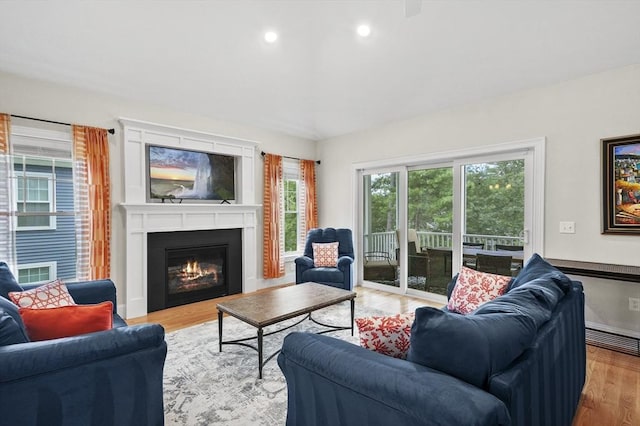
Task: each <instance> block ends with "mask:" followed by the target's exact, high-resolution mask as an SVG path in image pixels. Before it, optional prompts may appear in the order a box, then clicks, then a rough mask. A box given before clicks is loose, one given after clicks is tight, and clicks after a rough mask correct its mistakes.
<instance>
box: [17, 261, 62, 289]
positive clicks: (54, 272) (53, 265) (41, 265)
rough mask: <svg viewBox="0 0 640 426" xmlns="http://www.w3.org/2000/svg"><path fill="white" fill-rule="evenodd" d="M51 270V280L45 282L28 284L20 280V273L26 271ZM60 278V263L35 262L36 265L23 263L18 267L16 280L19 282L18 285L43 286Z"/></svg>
mask: <svg viewBox="0 0 640 426" xmlns="http://www.w3.org/2000/svg"><path fill="white" fill-rule="evenodd" d="M47 267H48V268H49V278H48V279H46V280H43V281H32V282H28V283H21V282H20V281H19V280H20V271H21V270H25V269H35V268H47ZM57 276H58V262H56V261H52V262H34V263H23V264H20V265H17V266H16V278H17V280H18V284H42V283H47V282H49V281H52V280H55V279H56V277H57Z"/></svg>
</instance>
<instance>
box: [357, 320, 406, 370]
mask: <svg viewBox="0 0 640 426" xmlns="http://www.w3.org/2000/svg"><path fill="white" fill-rule="evenodd" d="M414 319H415V313H413V312H411V313H408V314H397V315H389V316H382V317H368V318H356V324H357V325H358V332H359V333H360V346H362V347H363V348H366V349H370V350H372V351H375V352H379V353H381V354H383V355H388V356H392V357H394V358H402V359H404V358H406V357H407V352H408V351H409V342H410V339H411V325H412V324H413V320H414Z"/></svg>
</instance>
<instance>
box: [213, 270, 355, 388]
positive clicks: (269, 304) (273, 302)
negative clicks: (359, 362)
mask: <svg viewBox="0 0 640 426" xmlns="http://www.w3.org/2000/svg"><path fill="white" fill-rule="evenodd" d="M355 298H356V293H355V292H353V291H347V290H342V289H339V288H335V287H331V286H327V285H324V284H317V283H304V284H297V285H293V286H289V287H282V288H278V289H276V290H273V291H266V292H263V293H257V294H249V295H246V296H241V297H239V298H237V299H233V300H229V301H226V302H221V303H218V338H219V342H220V352H222V345H242V346H246V347H249V348H252V349H254V350H256V351H258V378H260V379H261V378H262V367H264V365H265V364H266V363H267V362H268V361H269V360H270V359H271V358H273V357H274V356H276V355H277V354H278V352H280V351H279V350H278V351H277V352H276V353H274V354H272V355H270V356H269V357H268V358H267V359H266V360H264V361H263V353H262V340H263V337H264V336H269V335H271V334H274V333H278V332H280V331H284V330H286V329H289V328H291V327H293V326H295V325H298V324H300V323H301V322H302V321H304V320H306V319H309V320H311V321H313V322H315V323H316V324H320V325H322V326H324V327H327V328H328V329H327V330H323V331H321V332H320V333H327V332H330V331H336V330H348V329H351V335H352V336H353V316H354V307H355ZM346 300H349V301H350V302H351V325H350V326H348V327H342V326H335V325H329V324H323V323H320V322H318V321H316V320H314V319H313V318H311V312H313V311H317V310H318V309H322V308H326V307H327V306H331V305H335V304H338V303H340V302H344V301H346ZM223 313H227V314H229V315H231V316H232V317H235V318H238V319H239V320H240V321H243V322H246V323H247V324H250V325H252V326H254V327H256V328H257V329H258V333H257V336H256V337H248V338H245V339H237V340H229V341H226V342H223V341H222V316H223ZM304 314H307V315H306V316H305V317H304V318H302V319H301V320H300V321H298V322H296V323H295V324H292V325H290V326H288V327H285V328H282V329H280V330H276V331H273V332H271V333H267V334H264V331H263V329H264V327H267V326H269V325H273V324H276V323H279V322H282V321H285V320H288V319H291V318H295V317H297V316H300V315H304ZM253 339H257V341H258V346H257V347H256V346H254V345H252V344H250V343H247V342H248V341H250V340H253Z"/></svg>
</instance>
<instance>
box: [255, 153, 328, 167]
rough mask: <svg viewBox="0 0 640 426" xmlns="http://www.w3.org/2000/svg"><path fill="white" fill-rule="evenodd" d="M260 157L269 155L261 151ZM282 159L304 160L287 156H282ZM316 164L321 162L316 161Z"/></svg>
mask: <svg viewBox="0 0 640 426" xmlns="http://www.w3.org/2000/svg"><path fill="white" fill-rule="evenodd" d="M260 155H262V156H263V157H264V156H265V155H267V153H266V152H264V151H260ZM280 157H282V158H289V159H291V160H304V158H296V157H288V156H286V155H281V156H280ZM315 163H316V164H320V160H316V161H315Z"/></svg>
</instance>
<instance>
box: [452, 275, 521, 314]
mask: <svg viewBox="0 0 640 426" xmlns="http://www.w3.org/2000/svg"><path fill="white" fill-rule="evenodd" d="M509 283H511V277H508V276H506V275H496V274H489V273H486V272H479V271H476V270H474V269H471V268H467V267H465V266H463V267H462V269H460V274H459V275H458V279H457V281H456V285H455V287H454V288H453V292H452V293H451V297H450V298H449V303H448V304H447V309H449V310H450V311H451V312H457V313H459V314H464V315H466V314H468V313H470V312H473V311H475V310H476V309H478V307H480V305H482V304H483V303H486V302H488V301H490V300H493V299H495V298H496V297H498V296H501V295H503V294H504V293H505V292H506V291H507V287H509Z"/></svg>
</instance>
